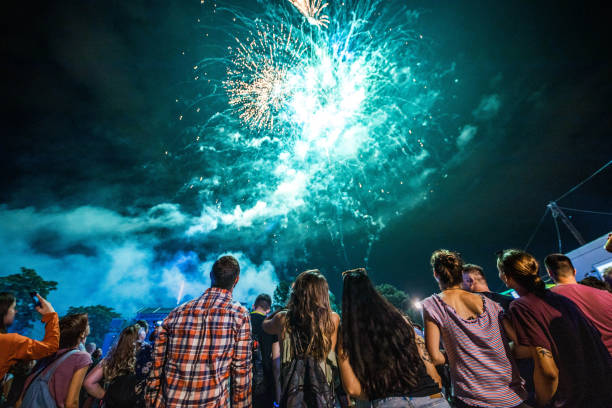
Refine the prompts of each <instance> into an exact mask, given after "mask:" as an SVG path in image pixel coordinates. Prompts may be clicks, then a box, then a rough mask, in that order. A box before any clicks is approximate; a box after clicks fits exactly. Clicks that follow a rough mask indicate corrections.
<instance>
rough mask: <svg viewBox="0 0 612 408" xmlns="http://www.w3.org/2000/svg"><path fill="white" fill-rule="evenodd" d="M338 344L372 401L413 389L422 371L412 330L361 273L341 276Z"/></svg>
mask: <svg viewBox="0 0 612 408" xmlns="http://www.w3.org/2000/svg"><path fill="white" fill-rule="evenodd" d="M342 276H343V281H344V285H343V291H342V325H341V329H340V339H341V340H340V341H342V346H343V349H344V352H345V353H346V354H347V356H348V358H349V361H350V363H351V367H353V370H354V371H355V375H356V376H357V378H358V379H359V382H360V383H361V386H362V387H363V389H364V391H365V393H366V394H367V395H368V396H370V397H372V398H380V397H383V396H385V395H394V393H395V392H402V391H403V390H406V389H410V388H414V386H415V385H416V383H417V370H418V368H419V367H420V366H421V364H422V362H421V361H420V357H419V352H418V349H417V346H416V342H415V333H414V328H413V327H412V325H411V324H410V323H408V321H407V320H406V318H405V317H404V316H403V315H402V313H401V312H400V311H399V310H397V309H396V308H395V307H394V306H393V305H392V304H391V303H390V302H389V301H388V300H387V299H385V297H384V296H382V295H381V294H380V293H378V291H377V290H376V289H375V288H374V285H373V284H372V282H371V281H370V279H369V278H368V276H367V272H366V270H365V269H363V268H359V269H353V270H350V271H346V272H343V273H342Z"/></svg>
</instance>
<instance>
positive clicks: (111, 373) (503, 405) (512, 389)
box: [0, 249, 612, 408]
mask: <svg viewBox="0 0 612 408" xmlns="http://www.w3.org/2000/svg"><path fill="white" fill-rule="evenodd" d="M544 265H545V269H546V272H547V273H548V275H549V276H550V277H551V279H552V280H553V281H554V282H555V283H556V285H555V286H554V287H552V288H551V289H547V287H546V285H545V283H544V281H543V280H542V278H541V276H540V266H539V262H538V261H537V260H536V259H535V258H534V257H533V256H532V255H531V254H529V253H527V252H524V251H521V250H515V249H510V250H504V251H500V252H499V253H498V255H497V269H498V274H499V279H501V281H502V282H503V283H504V284H505V285H506V286H507V287H508V288H510V289H513V290H514V291H515V292H516V293H517V294H518V298H516V299H515V298H513V297H508V296H503V295H500V294H498V293H495V292H492V291H491V290H490V289H489V287H488V284H487V280H486V277H485V273H484V271H483V269H482V268H481V267H480V266H478V265H474V264H465V263H464V262H463V260H462V258H461V256H460V254H459V253H457V252H454V251H449V250H444V249H442V250H437V251H435V252H434V253H433V254H432V255H431V267H432V276H433V278H434V279H435V280H436V282H437V284H438V286H439V288H440V293H436V294H434V295H432V296H430V297H428V298H426V299H425V300H423V301H422V311H423V327H419V325H418V324H417V323H415V322H413V321H412V320H411V319H410V318H409V317H408V316H406V315H405V314H404V313H403V312H402V311H400V310H398V309H397V308H395V307H394V306H393V305H392V304H391V303H390V302H389V301H388V300H387V299H386V298H385V297H383V296H382V295H381V294H380V293H379V292H378V291H377V290H376V289H375V287H374V285H373V283H372V281H371V280H370V278H369V276H368V273H367V271H366V270H365V269H363V268H359V269H353V270H348V271H345V272H343V274H342V276H343V292H342V310H341V315H339V314H337V313H335V312H333V311H332V308H331V306H330V298H329V288H328V284H327V281H326V279H325V277H324V276H323V275H322V274H321V273H320V272H319V271H318V270H307V271H305V272H303V273H301V274H300V275H298V276H297V278H296V279H295V281H294V282H293V284H292V287H291V291H290V295H289V299H288V302H287V304H286V306H285V307H284V308H282V309H279V310H276V311H274V312H273V313H272V311H271V303H272V302H271V298H270V296H269V295H267V294H261V295H259V296H258V297H257V299H256V300H255V303H254V304H253V307H252V310H251V312H249V311H248V310H247V309H246V308H245V307H244V306H242V305H240V304H239V303H235V302H234V301H233V300H232V291H233V289H234V287H235V286H236V285H238V284H239V278H240V266H239V264H238V261H237V260H236V259H235V258H233V257H231V256H223V257H221V258H219V259H218V260H217V261H216V262H215V263H214V265H213V267H212V270H211V272H210V277H211V282H212V285H211V287H210V288H209V289H207V290H206V291H205V292H204V293H203V294H202V295H201V296H200V297H198V298H196V299H194V300H192V301H189V302H187V303H185V304H183V305H180V306H178V307H177V308H176V309H174V310H173V311H172V312H171V313H170V314H169V315H168V316H167V317H166V319H165V320H164V321H163V323H162V324H161V325H160V326H159V327H157V328H156V329H155V330H154V332H153V333H151V337H150V338H149V339H153V342H148V341H147V334H148V331H149V327H148V325H147V323H146V322H144V321H138V322H136V323H134V324H132V325H130V326H128V327H126V328H124V329H123V331H122V332H121V334H120V336H119V338H118V340H117V341H116V344H115V345H114V346H113V348H112V349H111V351H110V352H109V353H108V355H106V356H105V357H104V358H101V356H100V353H99V352H98V350H99V349H97V348H96V347H95V345H91V344H87V346H84V344H86V339H87V336H88V335H89V323H88V317H87V315H86V314H73V315H68V316H65V317H63V318H62V319H59V318H58V315H57V313H55V311H54V309H53V307H52V305H51V304H50V303H49V302H48V301H46V300H45V299H43V298H42V297H40V296H38V298H39V302H40V305H39V306H37V311H38V312H39V313H40V314H41V318H42V321H43V323H45V337H44V339H43V340H42V341H36V340H33V339H30V338H27V337H25V336H21V335H19V334H15V333H8V327H9V326H10V325H11V324H12V322H13V320H14V318H15V314H16V313H17V311H16V309H15V308H16V299H15V297H14V296H13V295H12V294H10V293H1V294H0V318H1V319H0V378H1V379H3V391H4V392H3V394H4V395H5V396H8V397H7V398H6V399H5V402H4V406H5V407H13V406H14V407H26V408H27V407H65V408H71V407H79V406H81V407H88V408H89V407H105V408H115V407H152V408H165V407H233V408H241V407H245V408H246V407H255V408H260V407H261V408H271V407H278V406H280V407H309V408H310V407H312V408H332V407H349V406H363V407H365V406H368V407H374V408H383V407H419V408H421V407H422V408H425V407H432V408H434V407H436V408H438V407H439V408H441V407H451V406H453V407H474V408H478V407H498V408H511V407H521V408H527V407H559V408H561V407H568V408H579V407H588V408H610V407H612V354H611V353H612V293H610V291H609V290H607V289H608V288H606V287H605V286H602V287H601V288H597V287H593V286H595V285H583V284H579V283H578V282H577V281H576V270H575V269H574V267H573V265H572V262H571V260H570V259H569V258H568V257H567V256H565V255H563V254H551V255H549V256H547V257H546V259H545V260H544ZM600 286H601V285H600ZM34 362H35V364H34ZM22 366H27V367H26V368H20V367H22ZM19 370H21V371H19ZM9 372H10V374H9ZM18 372H21V373H22V375H17V374H16V373H18ZM24 373H25V374H24ZM9 377H11V378H12V380H10V381H8V378H9ZM20 378H22V379H23V380H19V379H20Z"/></svg>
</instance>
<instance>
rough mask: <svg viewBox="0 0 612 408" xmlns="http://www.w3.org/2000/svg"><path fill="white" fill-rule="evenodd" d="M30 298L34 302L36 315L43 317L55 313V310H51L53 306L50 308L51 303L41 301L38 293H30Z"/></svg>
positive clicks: (41, 298)
mask: <svg viewBox="0 0 612 408" xmlns="http://www.w3.org/2000/svg"><path fill="white" fill-rule="evenodd" d="M30 296H32V299H33V300H34V308H35V309H36V311H37V312H38V313H40V314H41V315H43V316H44V315H46V314H48V313H55V309H53V306H51V303H49V302H47V301H46V300H45V299H43V297H42V296H40V295H39V294H38V293H36V292H30Z"/></svg>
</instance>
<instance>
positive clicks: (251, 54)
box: [224, 25, 305, 129]
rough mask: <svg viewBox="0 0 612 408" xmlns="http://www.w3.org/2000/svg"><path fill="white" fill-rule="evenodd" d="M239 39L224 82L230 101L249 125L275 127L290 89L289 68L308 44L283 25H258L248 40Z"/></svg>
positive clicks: (233, 50) (233, 49) (298, 58)
mask: <svg viewBox="0 0 612 408" xmlns="http://www.w3.org/2000/svg"><path fill="white" fill-rule="evenodd" d="M236 41H237V43H238V46H237V47H235V48H232V49H231V51H232V52H233V54H234V58H233V60H232V63H231V64H230V66H229V67H228V69H227V77H228V79H227V80H226V81H225V82H224V86H225V89H226V91H227V94H228V96H229V103H230V105H231V106H232V107H234V109H236V110H237V111H238V113H239V116H240V118H241V119H242V120H243V121H244V122H245V123H247V124H248V125H249V126H251V127H254V128H267V129H272V128H274V118H275V116H276V115H277V114H278V113H279V112H280V110H281V109H282V107H283V102H284V101H285V100H286V97H287V93H288V92H289V89H288V88H287V85H286V83H287V81H286V79H287V75H288V70H289V68H290V67H291V66H293V65H295V64H296V63H297V62H298V61H299V60H300V57H301V56H302V54H303V52H304V50H305V47H304V45H303V43H301V42H300V41H299V40H298V39H297V38H295V37H293V36H292V28H289V30H288V31H287V30H285V28H284V26H283V25H281V26H280V27H278V28H277V27H276V26H269V25H265V26H261V27H258V29H257V31H256V33H255V34H254V35H253V37H252V38H247V39H246V42H243V41H241V40H240V39H238V38H237V39H236Z"/></svg>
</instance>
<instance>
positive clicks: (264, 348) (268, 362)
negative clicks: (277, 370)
mask: <svg viewBox="0 0 612 408" xmlns="http://www.w3.org/2000/svg"><path fill="white" fill-rule="evenodd" d="M265 319H266V316H264V315H262V314H260V313H257V312H251V329H252V330H253V339H256V340H257V341H258V342H259V346H260V347H261V357H262V360H263V367H264V371H265V374H266V375H272V344H274V343H276V342H277V341H278V336H276V335H272V334H268V333H266V332H264V331H263V328H262V323H263V321H264V320H265Z"/></svg>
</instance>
